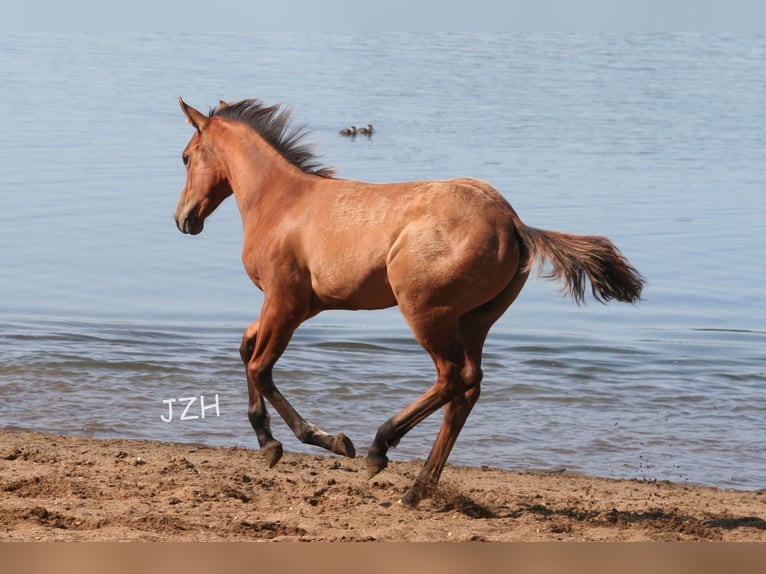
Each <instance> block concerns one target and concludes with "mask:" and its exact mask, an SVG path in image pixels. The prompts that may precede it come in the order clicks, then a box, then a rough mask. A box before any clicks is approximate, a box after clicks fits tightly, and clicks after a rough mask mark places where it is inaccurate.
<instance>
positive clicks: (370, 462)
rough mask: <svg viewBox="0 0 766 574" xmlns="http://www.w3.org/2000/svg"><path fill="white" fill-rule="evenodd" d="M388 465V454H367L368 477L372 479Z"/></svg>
mask: <svg viewBox="0 0 766 574" xmlns="http://www.w3.org/2000/svg"><path fill="white" fill-rule="evenodd" d="M387 466H388V457H387V456H386V455H378V456H372V455H369V454H368V455H367V478H368V479H370V478H372V477H373V476H375V475H376V474H378V473H379V472H380V471H381V470H383V469H384V468H386V467H387Z"/></svg>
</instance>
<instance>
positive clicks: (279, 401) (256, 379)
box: [247, 305, 356, 460]
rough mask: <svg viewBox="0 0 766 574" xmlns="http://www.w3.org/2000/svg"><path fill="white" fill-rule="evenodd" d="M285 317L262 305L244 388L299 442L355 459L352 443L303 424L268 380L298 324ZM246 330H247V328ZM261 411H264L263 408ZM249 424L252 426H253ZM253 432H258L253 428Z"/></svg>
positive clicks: (305, 422) (343, 436)
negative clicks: (270, 408)
mask: <svg viewBox="0 0 766 574" xmlns="http://www.w3.org/2000/svg"><path fill="white" fill-rule="evenodd" d="M289 316H290V314H289V313H284V312H282V313H278V312H276V311H274V310H273V309H272V308H271V307H269V306H267V305H264V310H263V312H262V313H261V318H260V319H259V322H258V324H257V327H256V329H255V330H256V331H257V336H255V337H254V345H253V352H252V353H251V356H250V359H249V361H248V363H247V380H248V388H249V389H250V388H252V391H251V397H252V396H256V397H258V396H262V397H265V398H266V399H267V400H268V401H269V403H270V404H271V406H273V407H274V409H276V411H277V412H278V413H279V415H280V416H281V417H282V419H283V420H284V421H285V423H287V425H288V426H289V427H290V429H291V430H292V431H293V433H294V434H295V436H296V437H297V438H298V439H299V440H300V441H301V442H303V443H306V444H312V445H316V446H320V447H322V448H324V449H327V450H329V451H331V452H334V453H336V454H340V455H343V456H347V457H350V458H353V457H354V456H356V451H355V449H354V445H353V443H352V442H351V440H350V439H349V438H348V437H347V436H346V435H344V434H343V433H340V434H337V435H335V436H331V435H330V434H328V433H326V432H325V431H323V430H322V429H320V428H319V427H318V426H316V425H314V424H312V423H310V422H308V421H306V420H305V419H304V418H303V417H302V416H301V415H300V414H298V412H297V411H296V410H295V409H294V408H293V406H292V405H291V404H290V402H289V401H288V400H287V399H286V398H285V397H284V395H282V393H281V392H279V389H277V386H276V385H275V384H274V379H273V377H272V371H273V368H274V364H275V363H276V362H277V359H278V358H279V357H280V356H281V354H282V352H283V351H284V350H285V348H286V347H287V344H288V343H289V341H290V338H291V337H292V334H293V332H294V331H295V328H296V327H297V326H298V324H299V322H297V323H295V324H291V323H289V322H287V321H285V319H284V317H289ZM249 331H250V329H248V332H249ZM251 400H252V399H251ZM261 402H262V399H261ZM254 406H255V410H254V411H253V415H252V416H251V419H250V420H251V422H252V421H253V420H254V418H253V417H257V413H258V410H257V408H258V403H257V401H256V402H255V405H254ZM263 412H265V405H264V406H263ZM253 425H254V427H255V423H253ZM256 432H258V430H257V429H256ZM280 446H281V445H280ZM276 460H279V459H278V458H277V459H276Z"/></svg>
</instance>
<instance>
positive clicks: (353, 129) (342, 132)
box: [338, 126, 357, 136]
mask: <svg viewBox="0 0 766 574" xmlns="http://www.w3.org/2000/svg"><path fill="white" fill-rule="evenodd" d="M356 132H357V129H356V126H351V127H350V128H343V129H342V130H340V131H339V132H338V133H339V134H340V135H342V136H355V135H356Z"/></svg>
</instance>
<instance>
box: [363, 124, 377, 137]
mask: <svg viewBox="0 0 766 574" xmlns="http://www.w3.org/2000/svg"><path fill="white" fill-rule="evenodd" d="M373 131H374V129H373V127H372V124H367V125H366V126H365V127H363V128H359V133H360V134H362V135H365V136H371V135H372V132H373Z"/></svg>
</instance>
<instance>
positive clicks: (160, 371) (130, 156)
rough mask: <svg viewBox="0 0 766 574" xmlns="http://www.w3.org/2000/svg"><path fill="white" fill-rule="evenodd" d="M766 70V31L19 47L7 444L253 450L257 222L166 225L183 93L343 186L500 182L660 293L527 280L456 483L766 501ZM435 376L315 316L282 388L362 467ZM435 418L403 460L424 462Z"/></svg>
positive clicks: (2, 282) (13, 83) (0, 256)
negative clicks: (245, 247)
mask: <svg viewBox="0 0 766 574" xmlns="http://www.w3.org/2000/svg"><path fill="white" fill-rule="evenodd" d="M765 61H766V37H763V36H736V35H735V36H706V35H681V36H666V35H659V36H655V35H639V36H609V35H598V36H579V35H573V36H475V35H432V36H425V37H424V36H422V35H418V36H415V35H382V36H375V35H373V36H371V37H369V36H361V35H348V36H340V37H336V36H322V35H316V36H308V37H307V36H273V37H260V36H259V37H247V36H203V37H201V38H200V37H198V36H194V37H191V36H189V37H185V36H164V35H163V36H161V35H148V36H127V37H116V38H115V37H99V36H62V37H50V36H21V37H12V36H11V37H4V38H2V39H0V70H2V74H3V96H4V104H5V113H4V128H3V130H2V131H1V132H0V171H2V173H3V182H2V183H1V184H0V197H2V206H3V207H2V209H0V427H5V428H25V429H35V430H44V431H51V432H60V433H71V434H89V435H93V436H99V437H116V436H120V437H129V438H150V439H158V440H172V441H183V442H202V443H207V444H216V445H243V446H251V447H256V446H257V442H256V440H255V436H254V434H253V432H252V430H251V429H250V426H249V423H248V421H247V418H246V416H245V412H246V408H247V391H246V386H245V382H244V372H243V368H242V365H241V363H240V360H239V356H238V346H239V341H240V337H241V333H242V330H243V329H244V328H245V327H246V326H247V325H248V324H249V323H250V322H251V321H252V320H254V319H255V318H256V317H257V315H258V310H259V306H260V303H261V301H262V295H261V293H260V292H259V291H258V290H257V289H256V288H255V287H253V286H252V285H251V284H250V283H249V281H248V279H247V277H246V276H245V273H244V271H243V269H242V265H241V262H240V249H241V223H240V219H239V214H238V212H237V210H236V205H235V204H234V202H233V201H231V200H229V201H228V202H225V203H224V204H223V205H222V206H221V207H220V208H219V210H218V211H217V212H216V213H215V214H214V215H213V216H212V217H211V219H210V220H209V221H208V224H207V226H206V229H205V232H204V233H203V234H202V235H201V236H198V237H194V238H190V237H188V236H183V235H181V234H180V233H178V231H177V230H176V229H175V225H174V223H173V220H172V212H173V209H174V207H175V203H176V201H177V198H178V194H179V193H180V191H181V189H182V187H183V183H184V178H185V174H184V170H183V167H182V165H181V162H180V153H181V150H182V149H183V147H184V145H185V144H186V142H187V141H188V138H189V137H190V136H191V131H190V130H191V128H189V127H188V126H186V125H185V124H184V121H183V116H182V115H181V112H180V110H179V109H178V106H177V103H176V99H177V97H178V96H183V97H184V98H185V99H186V101H188V102H189V103H191V104H193V105H196V106H197V107H199V108H202V109H207V107H208V106H212V105H214V104H215V103H216V102H217V101H218V100H219V99H227V100H235V99H240V98H244V97H251V96H257V97H261V98H263V99H264V100H265V101H267V102H269V103H276V102H284V103H286V104H288V105H290V106H292V107H293V108H294V115H295V118H296V120H297V122H299V123H306V124H308V125H309V127H310V128H311V129H312V132H313V133H312V136H311V137H312V139H313V141H314V142H315V143H316V146H317V149H318V150H319V151H320V152H321V154H322V156H323V161H324V162H326V163H327V164H329V165H333V166H336V167H337V168H338V170H339V176H341V177H345V178H352V179H364V180H370V181H397V180H405V179H421V178H445V177H452V176H465V175H469V176H474V177H480V178H483V179H486V180H488V181H490V182H491V183H492V184H494V185H495V186H496V187H497V188H498V189H499V190H500V191H501V192H502V193H503V194H504V195H505V196H506V197H507V198H508V199H509V200H510V201H511V203H512V204H513V206H514V207H515V208H516V210H517V211H518V212H519V214H520V215H521V217H522V218H523V219H524V220H525V221H526V222H527V223H529V224H530V225H534V226H537V227H543V228H549V229H561V230H566V231H570V232H575V233H599V234H604V235H608V236H609V237H611V238H612V239H613V240H614V241H615V243H617V245H618V246H619V247H620V248H621V249H622V250H623V252H624V253H625V254H626V255H627V256H628V257H629V258H630V259H631V261H632V262H633V263H634V264H635V266H636V267H638V268H639V270H640V271H641V272H642V273H643V274H644V275H645V276H646V278H647V279H648V286H647V289H646V292H645V301H643V302H641V303H640V304H638V305H636V306H635V307H634V306H628V305H621V304H611V305H609V306H601V305H599V304H597V303H590V304H588V305H586V306H585V307H582V308H576V307H575V306H574V304H573V303H571V302H569V301H563V300H561V299H560V297H559V294H558V291H557V287H556V286H555V285H553V284H550V283H548V282H545V281H536V282H535V281H530V282H529V283H528V284H527V286H526V288H525V290H524V291H523V293H522V295H521V296H520V297H519V299H518V300H517V302H516V303H515V304H514V305H513V307H512V308H511V309H510V310H509V312H508V313H507V314H506V315H505V316H504V317H503V318H502V319H501V320H500V321H499V322H498V324H497V325H496V327H495V329H494V330H493V332H492V333H491V335H490V338H489V340H488V342H487V346H486V354H485V360H484V370H485V382H484V384H483V388H482V398H481V400H480V401H479V403H478V404H477V406H476V408H475V409H474V412H473V413H472V415H471V418H470V419H469V421H468V424H467V425H466V428H465V429H464V430H463V432H462V434H461V437H460V439H459V440H458V443H457V445H456V447H455V450H454V451H453V455H452V457H451V458H450V461H451V462H452V463H459V464H471V465H480V464H489V465H494V466H500V467H504V468H510V469H526V468H562V467H563V468H567V469H570V470H575V471H581V472H586V473H590V474H597V475H603V476H616V477H630V478H634V477H635V478H656V479H669V480H677V481H689V482H695V483H703V484H711V485H717V486H724V487H731V488H748V489H750V488H764V487H766V446H765V444H764V440H763V437H764V436H766V351H765V350H764V349H765V348H766V303H764V301H765V300H766V288H764V284H763V280H764V276H765V274H764V271H765V269H766V268H765V267H764V254H766V249H764V247H766V246H765V245H764V237H766V219H765V218H764V215H765V214H766V199H764V197H765V194H764V192H763V190H764V187H765V186H764V183H766V170H764V165H766V161H765V160H766V66H764V62H765ZM366 123H372V124H374V125H375V128H376V132H375V134H374V136H373V137H372V138H370V139H368V138H356V139H355V140H350V139H348V138H342V137H340V136H339V135H338V134H337V131H338V130H339V129H340V128H342V127H345V126H347V125H351V124H356V125H364V124H366ZM432 370H433V368H432V365H431V363H430V360H429V358H428V357H427V355H426V354H425V353H424V352H423V351H422V349H420V348H419V347H418V346H417V344H416V343H415V342H414V341H413V339H412V337H411V335H410V333H409V330H408V329H407V327H406V325H405V324H404V322H403V320H402V319H401V317H400V316H399V315H398V312H397V310H396V309H390V310H386V311H379V312H356V313H351V312H333V313H326V314H322V315H319V316H317V317H315V318H313V319H311V320H310V321H308V322H307V323H306V324H304V325H303V326H302V327H301V329H300V330H299V331H298V332H297V333H296V336H295V337H294V339H293V341H292V342H291V344H290V346H289V347H288V350H287V352H286V353H285V355H284V356H283V358H282V359H281V360H280V362H279V363H278V366H277V370H276V374H275V378H276V381H277V384H278V385H279V386H280V389H281V390H282V391H283V392H284V393H285V395H286V396H287V397H288V398H290V399H291V400H292V401H293V403H294V405H295V406H296V407H297V408H298V410H299V411H301V412H302V413H303V414H304V415H305V416H306V417H307V418H309V419H310V420H312V421H313V422H316V423H317V424H319V425H320V426H323V427H325V428H327V430H328V431H330V432H338V431H343V432H346V433H347V434H348V435H349V436H350V437H351V438H352V439H353V440H354V441H355V443H356V445H357V448H358V449H359V450H360V451H362V452H363V448H364V447H365V446H366V445H367V444H369V442H370V441H371V440H372V438H373V437H374V434H375V431H376V429H377V427H378V426H379V425H380V424H381V423H382V422H383V421H384V420H385V419H387V418H388V417H389V416H391V415H392V414H394V413H395V412H397V411H398V410H400V409H401V408H403V407H404V406H406V405H407V404H408V403H409V402H411V401H412V400H414V399H415V398H416V397H417V396H419V394H421V393H422V392H424V391H425V390H426V389H427V388H428V387H429V386H430V384H431V383H432V380H433V373H432ZM200 396H202V397H203V399H202V400H203V401H204V405H205V406H206V409H205V410H201V409H200V406H201V404H200V403H201V401H200ZM191 397H196V400H195V402H194V403H191V404H189V403H190V401H189V400H187V401H180V400H179V399H190V398H191ZM173 399H175V402H174V403H172V404H174V405H175V410H174V412H173V413H172V414H173V416H172V419H171V420H170V422H165V421H164V420H163V418H164V419H167V418H170V416H169V415H170V413H169V410H168V409H169V406H168V405H169V403H170V401H171V400H173ZM185 404H189V408H188V410H187V413H186V415H187V416H186V417H185V420H181V419H180V415H181V414H182V412H181V411H182V410H183V405H185ZM203 414H204V418H203V416H202V415H203ZM192 417H195V418H192ZM439 418H440V417H439V416H438V415H435V416H434V417H432V418H431V419H429V420H428V421H426V422H425V423H423V424H422V425H421V426H419V427H417V428H416V429H415V430H414V431H412V433H410V434H409V435H408V436H407V437H406V438H405V439H404V440H403V441H402V442H401V444H400V445H399V446H398V447H397V448H396V449H395V450H394V451H393V452H392V455H393V457H394V458H399V459H411V458H419V457H421V458H422V457H425V456H426V455H427V454H428V451H429V449H430V444H431V442H432V440H433V438H434V436H435V434H436V431H437V428H438V424H439V422H440V421H439ZM274 419H275V420H274V432H275V435H277V436H278V438H280V439H282V440H283V442H284V443H285V446H286V448H288V449H290V450H296V451H302V452H315V451H314V450H313V449H312V448H311V447H304V446H303V445H301V444H300V443H299V442H298V441H297V440H296V439H294V438H293V437H292V435H291V433H290V431H289V430H288V429H287V428H286V427H285V426H284V425H283V424H282V423H281V421H278V420H277V418H276V417H274ZM254 464H255V463H254Z"/></svg>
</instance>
